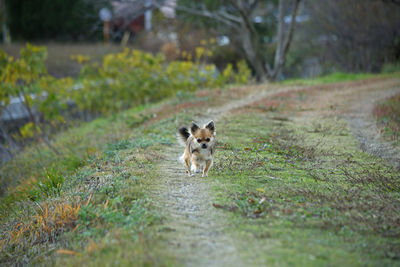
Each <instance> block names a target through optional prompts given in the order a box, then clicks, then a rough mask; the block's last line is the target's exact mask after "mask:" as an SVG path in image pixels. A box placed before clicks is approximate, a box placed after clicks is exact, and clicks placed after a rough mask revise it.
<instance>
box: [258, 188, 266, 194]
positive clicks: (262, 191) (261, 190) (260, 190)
mask: <svg viewBox="0 0 400 267" xmlns="http://www.w3.org/2000/svg"><path fill="white" fill-rule="evenodd" d="M256 191H258V192H261V193H265V190H264V189H263V188H257V189H256Z"/></svg>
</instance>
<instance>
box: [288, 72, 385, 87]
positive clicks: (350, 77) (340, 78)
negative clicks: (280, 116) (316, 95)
mask: <svg viewBox="0 0 400 267" xmlns="http://www.w3.org/2000/svg"><path fill="white" fill-rule="evenodd" d="M373 77H377V75H376V74H371V73H345V72H335V73H332V74H328V75H324V76H321V77H317V78H312V79H293V80H287V81H284V82H283V84H289V85H291V84H294V85H315V84H325V83H335V82H345V81H354V80H361V79H367V78H373Z"/></svg>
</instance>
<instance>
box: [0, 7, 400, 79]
mask: <svg viewBox="0 0 400 267" xmlns="http://www.w3.org/2000/svg"><path fill="white" fill-rule="evenodd" d="M235 2H237V3H241V2H243V6H237V5H236V4H235ZM297 2H299V6H298V7H297V6H295V5H297ZM282 4H283V10H279V8H280V3H279V1H278V0H266V1H187V0H164V1H162V0H159V1H156V0H122V1H111V0H72V1H64V0H30V1H27V0H2V1H1V22H2V27H1V32H2V39H3V45H2V48H3V49H4V50H5V51H6V52H7V53H9V54H10V55H15V56H17V55H18V53H19V50H20V48H21V47H23V46H24V45H25V42H27V41H29V42H31V43H34V44H41V45H46V46H47V49H48V53H49V56H48V58H47V62H46V65H47V67H48V70H49V73H51V74H53V75H55V76H57V77H62V76H66V75H77V73H78V72H79V66H78V64H74V62H72V61H70V55H71V54H77V53H79V54H86V55H89V56H91V57H92V58H94V59H99V58H101V57H102V56H103V55H104V54H106V53H109V52H115V51H119V50H120V49H121V46H128V47H132V48H136V49H140V50H144V51H148V52H152V53H158V52H162V53H163V54H164V55H165V56H166V57H167V59H168V60H177V59H182V52H184V51H185V52H187V53H190V54H193V55H194V53H195V48H196V47H199V46H201V45H202V44H203V43H204V41H208V40H210V39H212V40H216V43H215V44H214V45H213V47H212V50H213V55H212V56H209V57H208V58H207V61H208V62H211V63H214V64H215V65H216V66H217V67H218V68H219V69H222V68H223V67H224V66H226V65H227V64H228V63H235V62H238V61H240V60H242V59H244V60H246V61H247V63H248V64H249V66H250V67H251V69H252V71H253V74H254V75H258V76H262V75H265V73H263V71H262V70H258V69H257V66H258V65H259V64H262V65H266V64H269V65H271V68H272V69H273V68H274V59H275V51H276V48H277V45H279V44H280V43H281V42H282V40H280V36H279V35H278V28H279V27H280V20H282V19H283V25H281V26H283V28H284V29H283V30H282V31H283V32H284V33H287V31H288V30H290V25H291V23H292V21H291V20H292V15H293V12H294V8H296V9H298V10H296V11H297V14H296V19H295V22H296V25H295V27H294V29H293V39H292V41H291V44H290V47H289V48H290V49H288V53H287V55H286V62H285V64H284V65H285V67H284V69H283V70H282V71H279V72H280V73H279V75H277V77H274V79H279V80H281V79H287V78H292V77H304V78H308V77H315V76H319V75H323V74H327V73H332V72H338V71H342V72H381V71H391V70H393V68H395V67H396V66H397V65H398V63H397V62H399V60H400V1H396V0H391V1H390V0H386V1H385V0H334V1H333V0H326V1H318V0H305V1H289V0H287V1H282ZM101 11H103V12H102V15H103V16H105V18H102V17H101V14H100V13H101ZM246 23H250V24H251V25H246ZM105 24H107V26H106V27H107V29H106V30H107V31H108V32H109V33H108V34H106V35H104V29H105ZM104 38H107V40H104ZM108 39H109V40H108ZM247 39H250V40H247ZM103 41H106V42H107V43H108V45H107V46H104V45H103ZM284 41H285V40H284V39H283V42H284ZM202 42H203V43H202ZM246 42H249V43H250V44H247V43H246ZM250 47H251V48H250ZM246 50H253V51H246ZM251 52H252V53H254V54H255V55H257V59H254V58H252V56H251V55H250V53H251ZM256 61H260V63H257V62H256ZM263 68H264V69H266V68H265V67H263ZM264 72H266V73H267V72H268V71H267V70H265V71H264ZM265 76H266V77H267V76H268V75H265ZM270 76H271V75H270ZM275 76H276V75H275ZM258 78H259V79H264V78H262V77H258ZM267 78H268V77H267Z"/></svg>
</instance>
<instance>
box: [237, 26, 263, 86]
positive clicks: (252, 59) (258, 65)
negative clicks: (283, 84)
mask: <svg viewBox="0 0 400 267" xmlns="http://www.w3.org/2000/svg"><path fill="white" fill-rule="evenodd" d="M241 41H242V46H243V50H244V53H245V56H246V58H247V60H248V61H249V63H250V65H251V66H252V67H253V69H254V71H255V73H256V79H257V81H259V82H265V81H267V80H268V73H267V71H266V70H265V68H264V66H263V63H262V60H260V58H259V57H258V56H257V53H256V51H255V49H254V44H253V39H252V38H251V34H250V32H249V31H248V29H243V30H242V33H241Z"/></svg>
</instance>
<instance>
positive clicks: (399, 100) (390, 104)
mask: <svg viewBox="0 0 400 267" xmlns="http://www.w3.org/2000/svg"><path fill="white" fill-rule="evenodd" d="M373 115H374V116H375V117H376V120H377V125H378V128H379V129H380V131H381V133H382V135H383V137H384V138H386V139H388V140H390V141H398V140H399V136H400V94H397V95H394V96H392V97H390V98H387V99H385V100H383V101H381V102H379V103H377V104H376V105H375V107H374V110H373Z"/></svg>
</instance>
